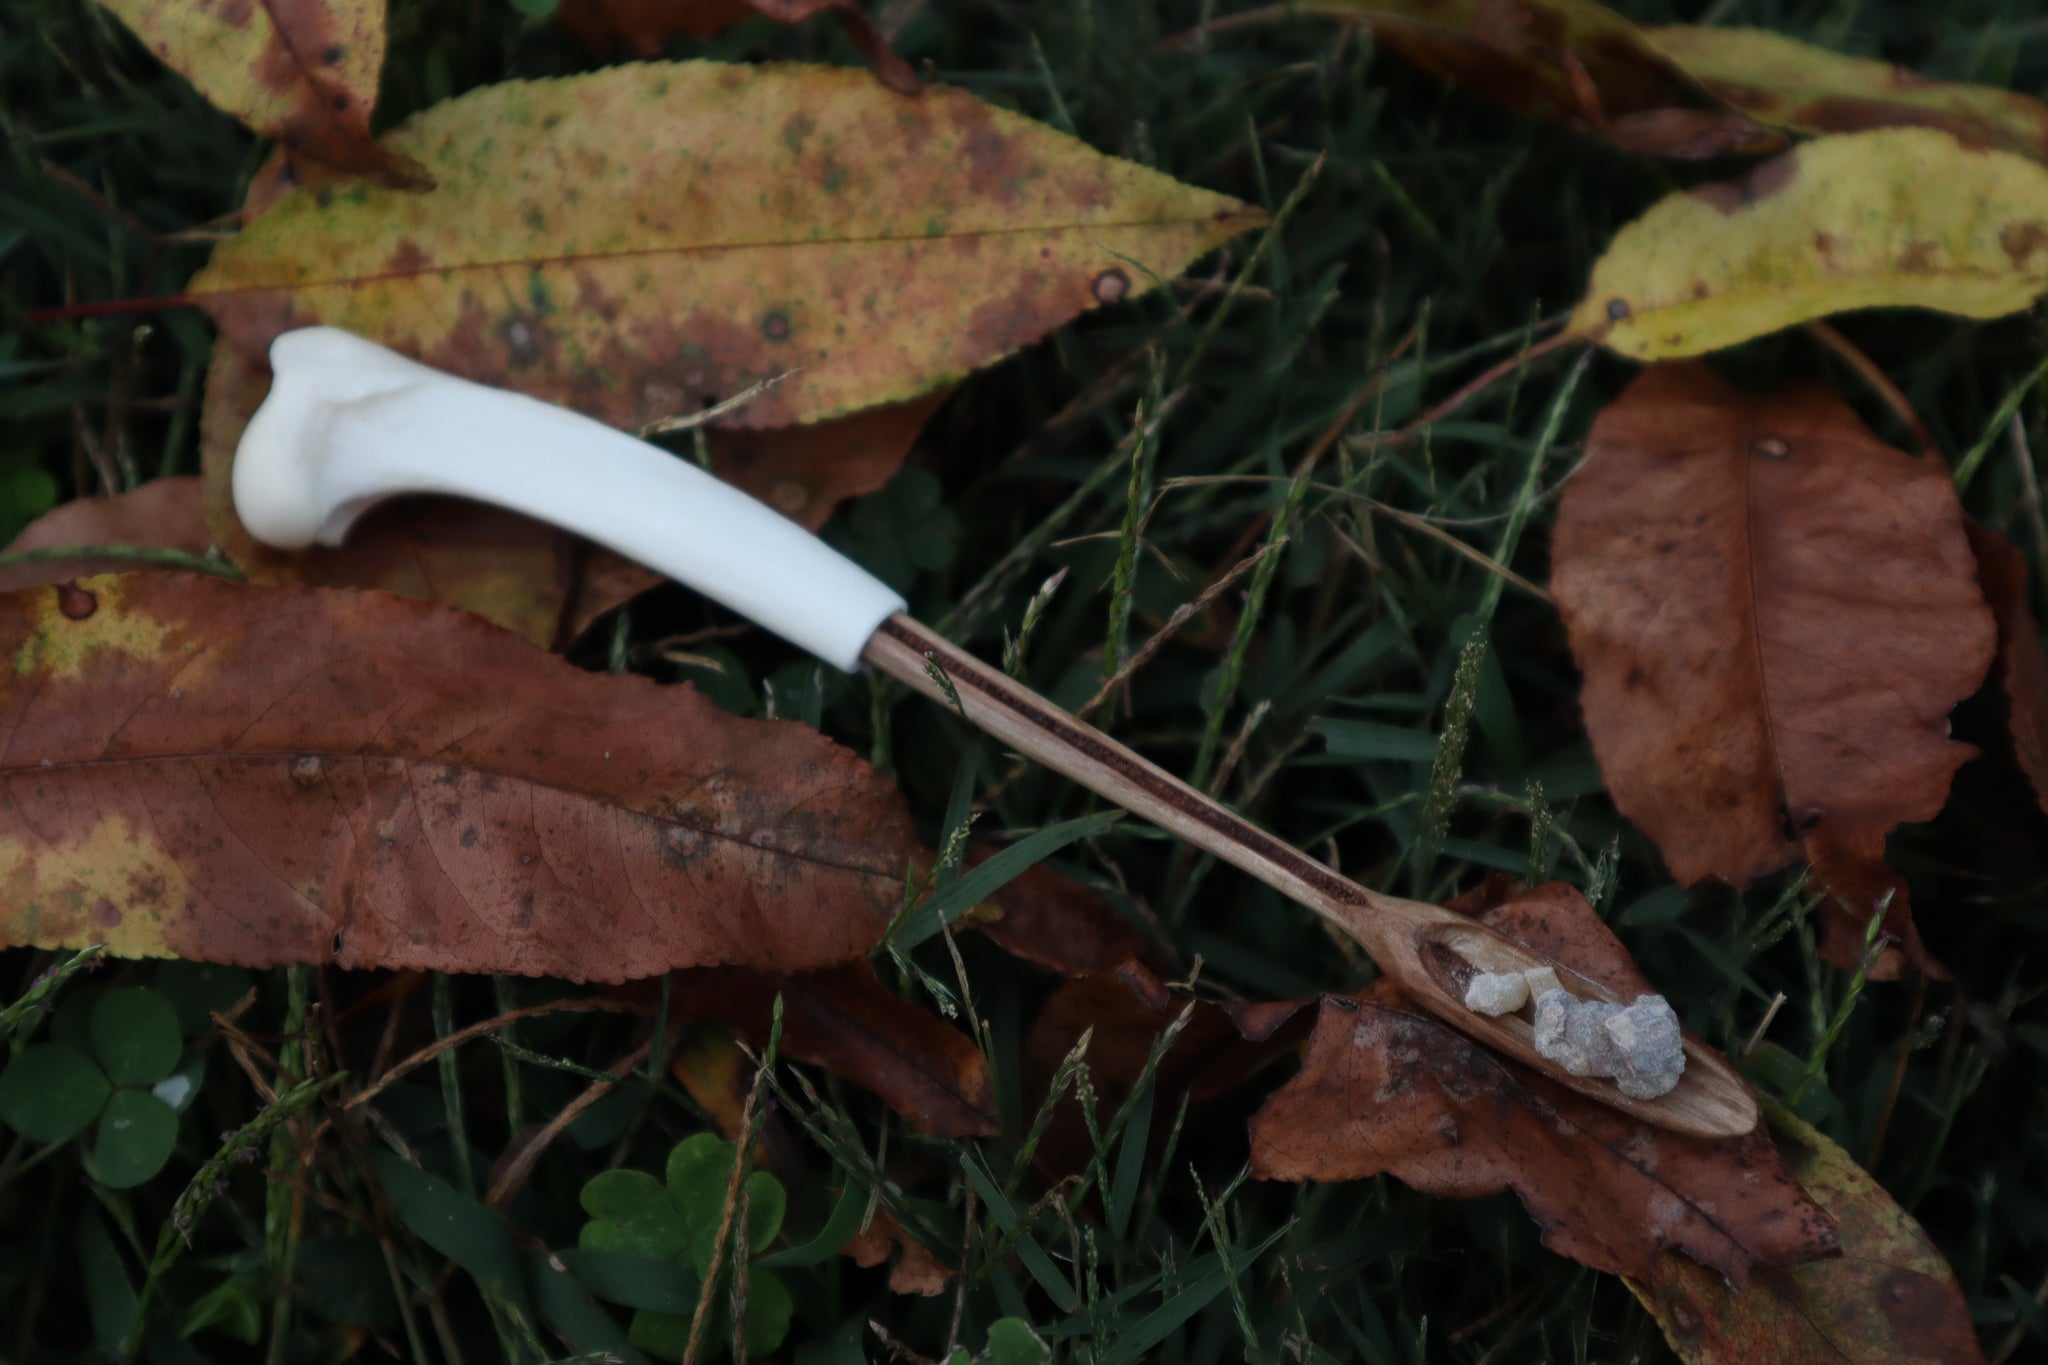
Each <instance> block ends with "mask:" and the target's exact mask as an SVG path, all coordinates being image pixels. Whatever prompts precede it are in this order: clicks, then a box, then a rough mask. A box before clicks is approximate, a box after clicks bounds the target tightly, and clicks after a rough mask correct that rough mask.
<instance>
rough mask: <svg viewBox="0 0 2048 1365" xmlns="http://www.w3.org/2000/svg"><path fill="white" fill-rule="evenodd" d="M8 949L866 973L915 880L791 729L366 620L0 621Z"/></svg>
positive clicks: (516, 966) (119, 591) (22, 601)
mask: <svg viewBox="0 0 2048 1365" xmlns="http://www.w3.org/2000/svg"><path fill="white" fill-rule="evenodd" d="M0 635H4V637H5V638H7V639H9V640H12V641H15V642H17V643H16V645H15V666H14V668H13V669H12V670H10V671H9V673H8V674H7V675H6V676H5V677H4V678H0V734H4V735H5V736H6V741H5V745H4V747H0V792H4V800H0V943H5V944H15V945H39V946H45V947H58V946H82V945H84V944H87V943H106V944H108V945H109V946H110V949H111V950H112V951H113V952H114V953H115V954H117V955H122V956H164V955H175V956H180V957H185V958H190V959H194V960H198V961H211V962H233V963H240V964H244V965H249V966H267V965H273V964H279V963H302V962H333V963H335V964H337V965H339V966H343V967H354V966H387V967H401V968H403V967H417V968H431V969H434V970H439V971H466V972H511V973H524V974H546V975H552V976H561V977H568V978H573V979H595V980H603V981H618V980H624V979H627V978H631V977H642V976H652V975H656V974H658V973H661V972H664V971H668V970H671V969H673V968H677V967H686V966H714V965H731V966H745V967H752V968H756V969H758V970H762V971H768V972H778V973H787V972H798V971H808V970H814V969H817V968H821V967H826V966H831V965H833V964H836V963H840V962H845V961H849V960H851V959H854V958H857V957H860V956H862V955H863V954H864V953H865V952H866V951H867V950H868V949H869V948H870V947H871V946H872V945H873V944H874V943H875V941H876V939H877V938H878V937H879V935H880V934H881V932H882V929H883V927H884V926H885V925H887V923H888V922H889V920H890V917H891V915H892V914H893V913H894V911H895V910H896V908H897V905H898V902H899V899H900V896H901V891H902V885H903V878H904V875H905V869H906V867H907V866H908V865H909V864H910V863H912V862H913V861H915V862H918V863H920V864H922V863H923V862H924V861H925V860H926V859H927V858H928V857H929V855H928V854H926V853H925V852H924V851H923V850H922V848H921V847H920V845H919V844H918V842H917V839H916V836H915V834H914V832H913V830H912V827H911V822H910V817H909V813H908V811H907V810H906V809H905V806H904V803H903V800H902V798H901V797H900V796H899V795H898V794H897V793H896V791H895V790H894V788H892V787H891V786H890V785H889V783H888V782H887V781H886V780H884V779H883V778H882V777H881V776H880V775H879V774H878V773H876V772H875V771H874V770H873V769H872V768H870V767H869V766H868V765H867V764H866V763H864V762H862V761H861V760H860V759H858V758H856V757H855V756H854V755H852V754H851V753H849V752H847V751H846V750H844V749H842V748H840V747H839V746H837V745H835V744H833V743H832V742H831V741H829V740H827V739H825V738H824V737H823V736H821V735H819V734H818V733H817V732H816V731H813V730H810V729H808V728H807V727H804V726H802V725H798V724H794V723H791V722H780V721H751V720H743V719H740V718H738V717H735V716H732V715H730V714H728V713H725V712H722V711H720V710H719V709H718V708H716V707H715V706H713V705H712V704H711V703H710V702H709V701H707V700H705V699H704V698H703V697H702V696H700V695H698V694H697V693H696V692H694V691H693V690H691V689H689V688H687V687H661V686H657V685H656V684H654V683H652V682H649V681H647V680H645V679H640V678H633V677H619V678H614V677H607V676H603V675H598V674H591V673H585V672H583V671H581V670H579V669H576V668H573V667H571V666H570V665H568V664H566V663H564V662H562V661H561V660H559V659H557V658H555V657H553V656H551V655H548V654H546V653H544V652H542V651H540V650H537V649H535V648H533V647H532V646H530V645H528V644H526V643H525V642H523V641H521V640H519V639H518V638H517V637H516V636H513V635H511V634H509V633H507V632H504V631H501V630H498V629H497V628H495V627H493V626H491V625H489V624H487V623H485V622H483V621H481V620H479V619H478V618H476V617H474V616H470V615H467V614H465V613H462V612H457V611H452V610H450V609H448V608H446V607H440V606H435V605H431V604H427V603H421V602H413V601H408V600H405V599H402V598H398V597H393V596H390V595H388V594H384V593H355V592H342V591H335V590H329V589H315V588H262V587H252V586H247V585H240V584H229V583H222V582H218V581H215V580H209V579H205V578H201V577H196V576H189V575H181V574H161V573H152V574H127V575H118V576H108V577H101V578H89V579H83V580H79V581H77V582H75V583H73V584H67V585H65V586H64V587H63V588H62V589H59V588H54V587H47V586H46V587H39V588H32V589H28V590H25V591H23V592H19V593H13V594H9V595H6V596H4V597H0Z"/></svg>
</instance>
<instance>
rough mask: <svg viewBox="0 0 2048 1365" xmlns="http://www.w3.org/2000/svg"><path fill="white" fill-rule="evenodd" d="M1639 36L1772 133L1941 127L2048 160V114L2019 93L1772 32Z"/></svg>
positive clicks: (1677, 28) (1968, 141) (1679, 28)
mask: <svg viewBox="0 0 2048 1365" xmlns="http://www.w3.org/2000/svg"><path fill="white" fill-rule="evenodd" d="M1642 35H1643V37H1644V38H1645V39H1647V40H1648V41H1649V43H1650V45H1651V46H1652V47H1654V48H1656V50H1657V51H1659V52H1661V53H1663V54H1664V55H1665V56H1666V57H1669V58H1670V59H1671V60H1672V61H1674V62H1676V63H1677V64H1678V65H1679V66H1680V67H1681V68H1683V69H1684V70H1685V72H1686V73H1687V74H1688V75H1690V76H1691V77H1692V78H1693V79H1694V80H1696V81H1698V82H1699V83H1700V84H1701V85H1702V86H1704V87H1705V88H1706V90H1707V91H1708V92H1709V93H1710V94H1712V95H1713V96H1714V97H1715V98H1717V99H1719V100H1722V101H1723V102H1725V103H1726V104H1728V105H1729V106H1731V107H1733V108H1735V109H1739V110H1741V111H1742V112H1743V113H1744V114H1747V115H1748V116H1749V117H1751V118H1753V119H1755V120H1756V121H1757V122H1758V123H1762V124H1767V125H1769V126H1771V127H1773V128H1784V129H1786V130H1788V131H1791V132H1795V133H1806V134H1818V133H1857V132H1863V131H1865V130H1867V129H1871V128H1940V129H1942V130H1944V131H1946V132H1949V133H1952V134H1954V135H1955V137H1956V138H1957V140H1958V141H1960V142H1962V143H1963V145H1964V146H1967V147H2000V148H2003V149H2004V150H2006V151H2008V152H2017V153H2019V154H2020V155H2021V156H2028V157H2032V158H2033V159H2034V160H2036V161H2040V160H2043V159H2048V105H2044V104H2042V103H2041V101H2039V100H2037V99H2033V98H2031V97H2030V96H2027V95H2022V94H2020V93H2019V92H2017V91H2013V90H2000V89H1997V88H1996V87H1994V86H1988V85H1970V84H1968V83H1966V82H1962V81H1932V80H1928V79H1927V78H1926V77H1924V76H1918V75H1915V74H1914V73H1913V72H1911V71H1908V70H1907V69H1906V68H1904V67H1902V66H1895V65H1893V64H1892V63H1890V62H1876V61H1871V60H1869V59H1868V58H1864V57H1849V56H1845V55H1843V54H1842V53H1839V52H1831V51H1829V50H1828V49H1827V48H1824V47H1817V46H1815V45H1814V44H1812V43H1807V42H1801V41H1800V40H1799V39H1797V38H1793V37H1790V36H1788V35H1786V34H1783V33H1773V32H1771V31H1769V30H1768V29H1760V28H1721V27H1711V28H1707V27H1697V26H1694V25H1689V24H1676V25H1672V26H1669V27H1665V28H1646V29H1643V30H1642Z"/></svg>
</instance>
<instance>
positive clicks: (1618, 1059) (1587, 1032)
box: [1536, 990, 1685, 1100]
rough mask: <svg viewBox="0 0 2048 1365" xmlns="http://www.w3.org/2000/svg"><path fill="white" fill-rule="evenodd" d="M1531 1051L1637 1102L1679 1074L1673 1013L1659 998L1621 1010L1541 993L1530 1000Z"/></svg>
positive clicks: (1681, 1055) (1681, 1056)
mask: <svg viewBox="0 0 2048 1365" xmlns="http://www.w3.org/2000/svg"><path fill="white" fill-rule="evenodd" d="M1536 1051H1537V1052H1538V1053H1540V1054H1541V1055H1543V1056H1545V1057H1548V1058H1549V1059H1550V1060H1551V1061H1553V1062H1556V1063H1557V1064H1558V1065H1559V1066H1562V1067H1563V1068H1564V1069H1565V1070H1566V1071H1569V1072H1570V1073H1571V1074H1572V1075H1574V1076H1605V1077H1609V1078H1611V1079H1612V1080H1613V1081H1614V1082H1615V1084H1617V1085H1618V1086H1620V1087H1621V1093H1622V1094H1624V1095H1627V1096H1629V1097H1630V1098H1632V1099H1639V1100H1652V1099H1655V1098H1657V1096H1659V1095H1662V1094H1666V1093H1667V1092H1669V1091H1670V1090H1671V1088H1672V1087H1673V1086H1675V1085H1677V1084H1678V1078H1679V1076H1680V1075H1682V1074H1683V1073H1684V1071H1685V1049H1684V1044H1683V1040H1682V1039H1681V1038H1680V1035H1679V1032H1678V1015H1677V1014H1676V1013H1675V1012H1674V1011H1673V1010H1672V1008H1671V1004H1670V1002H1669V1001H1667V1000H1665V998H1664V997H1663V996H1661V995H1641V996H1637V997H1636V1002H1635V1003H1634V1004H1633V1005H1629V1006H1627V1007H1626V1008H1624V1007H1622V1006H1620V1005H1614V1004H1609V1003H1608V1002H1607V1001H1605V1000H1578V999H1575V998H1573V996H1572V995H1571V993H1570V992H1568V991H1563V990H1554V991H1545V992H1544V993H1543V994H1542V995H1539V996H1538V997H1536Z"/></svg>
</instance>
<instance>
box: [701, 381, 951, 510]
mask: <svg viewBox="0 0 2048 1365" xmlns="http://www.w3.org/2000/svg"><path fill="white" fill-rule="evenodd" d="M954 387H955V386H953V385H950V384H949V385H947V386H946V387H944V388H942V389H935V390H933V391H932V392H931V393H928V394H924V395H923V396H921V397H918V398H912V399H908V400H907V401H905V402H901V403H884V404H883V405H882V406H881V407H878V408H866V409H863V410H862V411H860V412H852V413H848V414H847V415H846V416H844V417H834V418H830V419H828V420H826V421H823V422H815V423H812V424H811V425H809V426H801V427H776V428H773V429H770V430H767V431H748V430H745V429H741V428H726V429H723V430H717V431H712V432H710V433H708V434H707V444H708V445H709V447H710V450H711V472H712V473H714V474H716V475H718V477H719V478H721V479H724V480H725V481H726V482H727V483H729V484H732V485H733V486H734V487H736V488H743V489H745V490H746V491H747V492H749V493H751V494H753V495H754V496H755V497H757V498H759V499H760V500H761V501H762V502H765V503H767V504H768V505H769V506H770V507H773V508H774V509H775V510H776V511H778V512H780V513H782V515H784V516H786V517H788V518H789V519H790V520H791V521H795V522H801V523H802V524H803V525H804V526H806V527H808V528H810V529H811V530H813V531H815V530H817V529H818V528H819V527H820V526H823V525H824V524H825V522H826V521H827V520H828V519H830V517H831V516H832V513H833V512H834V511H835V510H837V508H838V507H839V504H840V503H842V502H844V501H846V500H847V499H848V498H857V497H859V496H861V495H862V494H863V493H872V492H874V491H875V490H876V489H878V488H880V487H881V486H882V485H883V484H885V483H887V482H889V480H890V479H892V478H894V477H895V476H896V471H897V470H899V469H901V468H903V461H904V458H905V457H906V456H908V455H909V454H910V448H911V446H912V445H914V444H915V443H916V441H917V434H918V433H919V432H920V431H923V430H924V424H925V423H926V422H927V421H929V420H930V419H931V415H932V414H933V413H935V412H937V411H938V410H939V405H940V404H942V403H944V402H945V401H946V399H947V398H949V397H950V396H952V393H953V389H954Z"/></svg>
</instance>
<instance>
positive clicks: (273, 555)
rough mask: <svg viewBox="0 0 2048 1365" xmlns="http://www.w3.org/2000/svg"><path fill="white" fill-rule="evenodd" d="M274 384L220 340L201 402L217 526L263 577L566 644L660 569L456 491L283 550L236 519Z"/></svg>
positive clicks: (221, 537)
mask: <svg viewBox="0 0 2048 1365" xmlns="http://www.w3.org/2000/svg"><path fill="white" fill-rule="evenodd" d="M269 391H270V370H269V367H268V366H266V365H263V364H260V363H258V362H254V361H250V360H247V359H245V358H243V357H242V356H241V355H240V354H238V353H237V352H235V351H234V350H233V349H232V348H230V347H227V346H216V347H215V348H214V352H213V361H212V364H211V365H210V366H209V367H208V369H207V376H206V398H205V403H204V406H203V407H202V408H201V410H200V418H199V450H200V466H201V471H202V480H203V485H204V493H203V498H202V502H203V506H204V511H205V522H206V527H207V529H208V531H209V532H210V534H211V536H212V538H213V540H214V541H215V542H216V543H217V544H219V545H220V547H221V550H222V552H223V553H224V554H226V555H227V557H228V559H229V560H230V561H231V562H232V563H233V564H234V565H235V567H236V568H238V569H240V570H241V571H242V572H243V573H244V574H246V575H247V576H248V577H249V579H250V581H251V582H255V583H267V584H290V583H304V584H311V585H315V586H320V587H336V588H382V589H384V590H385V591H387V592H395V593H397V594H399V595H400V596H401V597H415V598H419V599H420V600H422V601H428V602H445V603H447V604H448V605H450V606H455V607H461V608H462V609H463V610H465V611H473V612H475V613H476V614H477V615H479V616H481V617H483V618H484V619H485V620H488V621H491V622H494V623H496V624H497V625H501V626H503V627H505V628H506V629H507V630H511V631H515V632H517V633H518V634H520V635H523V636H525V637H526V638H527V639H528V640H531V641H532V642H533V643H535V644H537V645H543V646H559V645H566V644H567V643H568V642H569V641H570V640H573V639H574V638H575V637H576V636H577V635H578V634H580V633H581V632H582V630H583V628H584V627H586V626H588V625H589V624H590V623H591V622H592V621H594V620H595V619H596V618H597V617H599V616H602V615H603V614H604V613H605V612H607V611H610V610H611V609H612V608H613V607H616V606H618V605H619V604H620V603H621V602H624V601H625V600H626V599H627V598H629V597H633V596H635V595H636V594H638V593H641V592H644V591H645V590H646V589H648V588H650V587H652V586H653V585H654V584H656V583H658V582H660V581H661V578H660V575H658V574H655V573H653V572H651V571H649V570H648V569H645V568H643V567H641V566H640V565H638V564H634V563H632V562H630V561H628V560H625V559H622V558H620V557H619V556H618V555H615V554H613V553H612V552H611V551H609V550H604V549H599V548H596V547H593V546H590V545H588V544H587V543H586V542H584V541H582V540H579V539H578V538H577V537H575V536H571V535H568V534H567V533H565V532H563V531H560V530H558V529H556V528H555V527H553V526H550V525H548V524H547V523H545V522H540V521H534V520H532V519H531V518H528V517H522V516H519V515H517V514H516V513H513V512H506V511H503V510H500V509H499V508H495V507H486V506H484V505H483V504H481V503H471V502H460V501H456V500H453V499H448V498H408V499H404V500H401V501H397V502H393V503H390V504H388V505H386V506H383V507H379V508H375V509H373V510H372V511H371V512H370V513H369V515H368V516H366V517H364V518H363V520H362V522H361V523H360V524H358V525H357V527H356V528H355V529H354V530H353V531H351V532H350V534H349V538H348V541H347V542H346V543H345V544H343V545H340V546H336V547H333V548H327V547H315V548H313V549H309V550H303V551H286V550H277V549H273V548H271V547H270V546H268V545H264V544H262V543H260V542H259V541H257V540H256V539H255V537H253V536H251V535H250V534H249V532H248V530H247V529H246V528H245V527H244V526H243V525H242V523H241V519H240V518H239V517H237V516H236V515H235V508H234V495H233V491H232V489H231V487H230V484H229V471H230V470H231V469H232V468H233V464H234V454H235V444H236V442H238V441H239V440H241V436H242V429H243V428H244V427H246V426H247V425H248V424H249V418H250V416H251V414H253V413H254V412H255V411H256V407H257V405H258V404H259V403H261V402H262V401H263V396H264V395H265V394H266V393H268V392H269Z"/></svg>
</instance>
